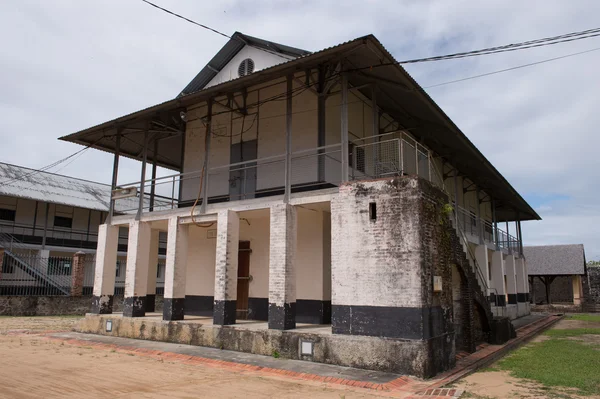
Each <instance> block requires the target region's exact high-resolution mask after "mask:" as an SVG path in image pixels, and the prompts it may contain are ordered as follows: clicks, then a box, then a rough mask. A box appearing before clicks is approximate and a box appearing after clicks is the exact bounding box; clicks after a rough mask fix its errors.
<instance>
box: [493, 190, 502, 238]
mask: <svg viewBox="0 0 600 399" xmlns="http://www.w3.org/2000/svg"><path fill="white" fill-rule="evenodd" d="M492 221H493V223H494V243H495V244H496V250H498V249H499V248H500V246H499V238H498V220H497V219H496V200H495V199H494V197H492Z"/></svg>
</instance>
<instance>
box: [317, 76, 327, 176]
mask: <svg viewBox="0 0 600 399" xmlns="http://www.w3.org/2000/svg"><path fill="white" fill-rule="evenodd" d="M326 101H327V94H326V93H325V68H324V67H323V66H321V67H319V90H318V98H317V129H318V134H317V147H324V146H325V143H326V140H325V136H326V133H325V130H326V125H325V115H326V112H325V105H326ZM318 153H319V160H318V163H319V172H318V181H319V183H321V182H324V181H325V158H324V157H323V155H321V154H324V153H325V150H319V152H318Z"/></svg>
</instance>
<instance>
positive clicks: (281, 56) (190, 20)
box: [142, 0, 290, 61]
mask: <svg viewBox="0 0 600 399" xmlns="http://www.w3.org/2000/svg"><path fill="white" fill-rule="evenodd" d="M142 1H143V2H144V3H146V4H148V5H151V6H152V7H154V8H157V9H159V10H161V11H164V12H166V13H167V14H170V15H172V16H174V17H177V18H180V19H182V20H184V21H186V22H189V23H191V24H194V25H197V26H199V27H201V28H203V29H206V30H209V31H211V32H213V33H216V34H217V35H220V36H223V37H226V38H228V39H231V40H236V41H239V42H240V43H243V44H246V45H248V46H250V47H253V48H255V49H258V50H261V51H264V52H266V53H269V54H272V55H276V56H278V57H280V58H283V59H284V60H286V61H290V58H289V57H286V56H284V55H281V54H279V53H278V52H276V51H271V50H267V49H265V48H262V47H258V46H253V45H251V44H249V43H246V42H245V41H243V40H241V39H239V38H237V37H233V36H229V35H228V34H226V33H223V32H220V31H218V30H216V29H214V28H211V27H210V26H207V25H204V24H201V23H200V22H196V21H194V20H193V19H190V18H187V17H184V16H183V15H181V14H177V13H176V12H173V11H171V10H168V9H166V8H164V7H161V6H159V5H158V4H155V3H152V2H150V1H148V0H142Z"/></svg>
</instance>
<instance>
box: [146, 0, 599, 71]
mask: <svg viewBox="0 0 600 399" xmlns="http://www.w3.org/2000/svg"><path fill="white" fill-rule="evenodd" d="M142 1H143V2H144V3H147V4H149V5H151V6H153V7H155V8H157V9H159V10H161V11H164V12H166V13H168V14H170V15H173V16H175V17H177V18H180V19H182V20H184V21H187V22H189V23H192V24H194V25H197V26H199V27H201V28H203V29H207V30H209V31H211V32H213V33H216V34H218V35H220V36H223V37H226V38H228V39H233V40H236V39H237V38H234V37H232V36H230V35H227V34H226V33H223V32H221V31H218V30H217V29H214V28H211V27H210V26H207V25H205V24H201V23H199V22H196V21H194V20H192V19H190V18H187V17H185V16H183V15H180V14H177V13H175V12H173V11H170V10H168V9H166V8H164V7H161V6H159V5H157V4H154V3H152V2H150V1H148V0H142ZM597 36H600V28H592V29H586V30H583V31H577V32H569V33H565V34H561V35H556V36H550V37H544V38H540V39H534V40H528V41H524V42H518V43H511V44H505V45H501V46H495V47H487V48H483V49H478V50H471V51H464V52H458V53H451V54H444V55H437V56H432V57H425V58H415V59H408V60H404V61H394V62H388V63H381V64H376V65H371V66H368V67H363V68H358V69H371V68H378V67H383V66H390V65H403V64H414V63H420V62H431V61H442V60H450V59H458V58H466V57H474V56H479V55H488V54H496V53H503V52H508V51H518V50H525V49H530V48H535V47H542V46H551V45H554V44H559V43H566V42H572V41H576V40H582V39H589V38H592V37H597ZM237 40H239V41H240V42H242V43H244V44H247V45H249V46H251V47H255V46H252V45H250V44H248V43H246V42H244V41H243V40H240V39H237ZM255 48H257V49H259V50H262V51H265V52H268V53H270V54H274V55H278V56H280V57H281V58H285V59H287V60H289V58H287V57H284V56H282V55H281V54H279V53H277V52H274V51H270V50H267V49H264V48H261V47H255Z"/></svg>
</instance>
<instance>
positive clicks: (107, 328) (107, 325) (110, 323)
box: [106, 320, 112, 332]
mask: <svg viewBox="0 0 600 399" xmlns="http://www.w3.org/2000/svg"><path fill="white" fill-rule="evenodd" d="M111 331H112V320H106V332H111Z"/></svg>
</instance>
